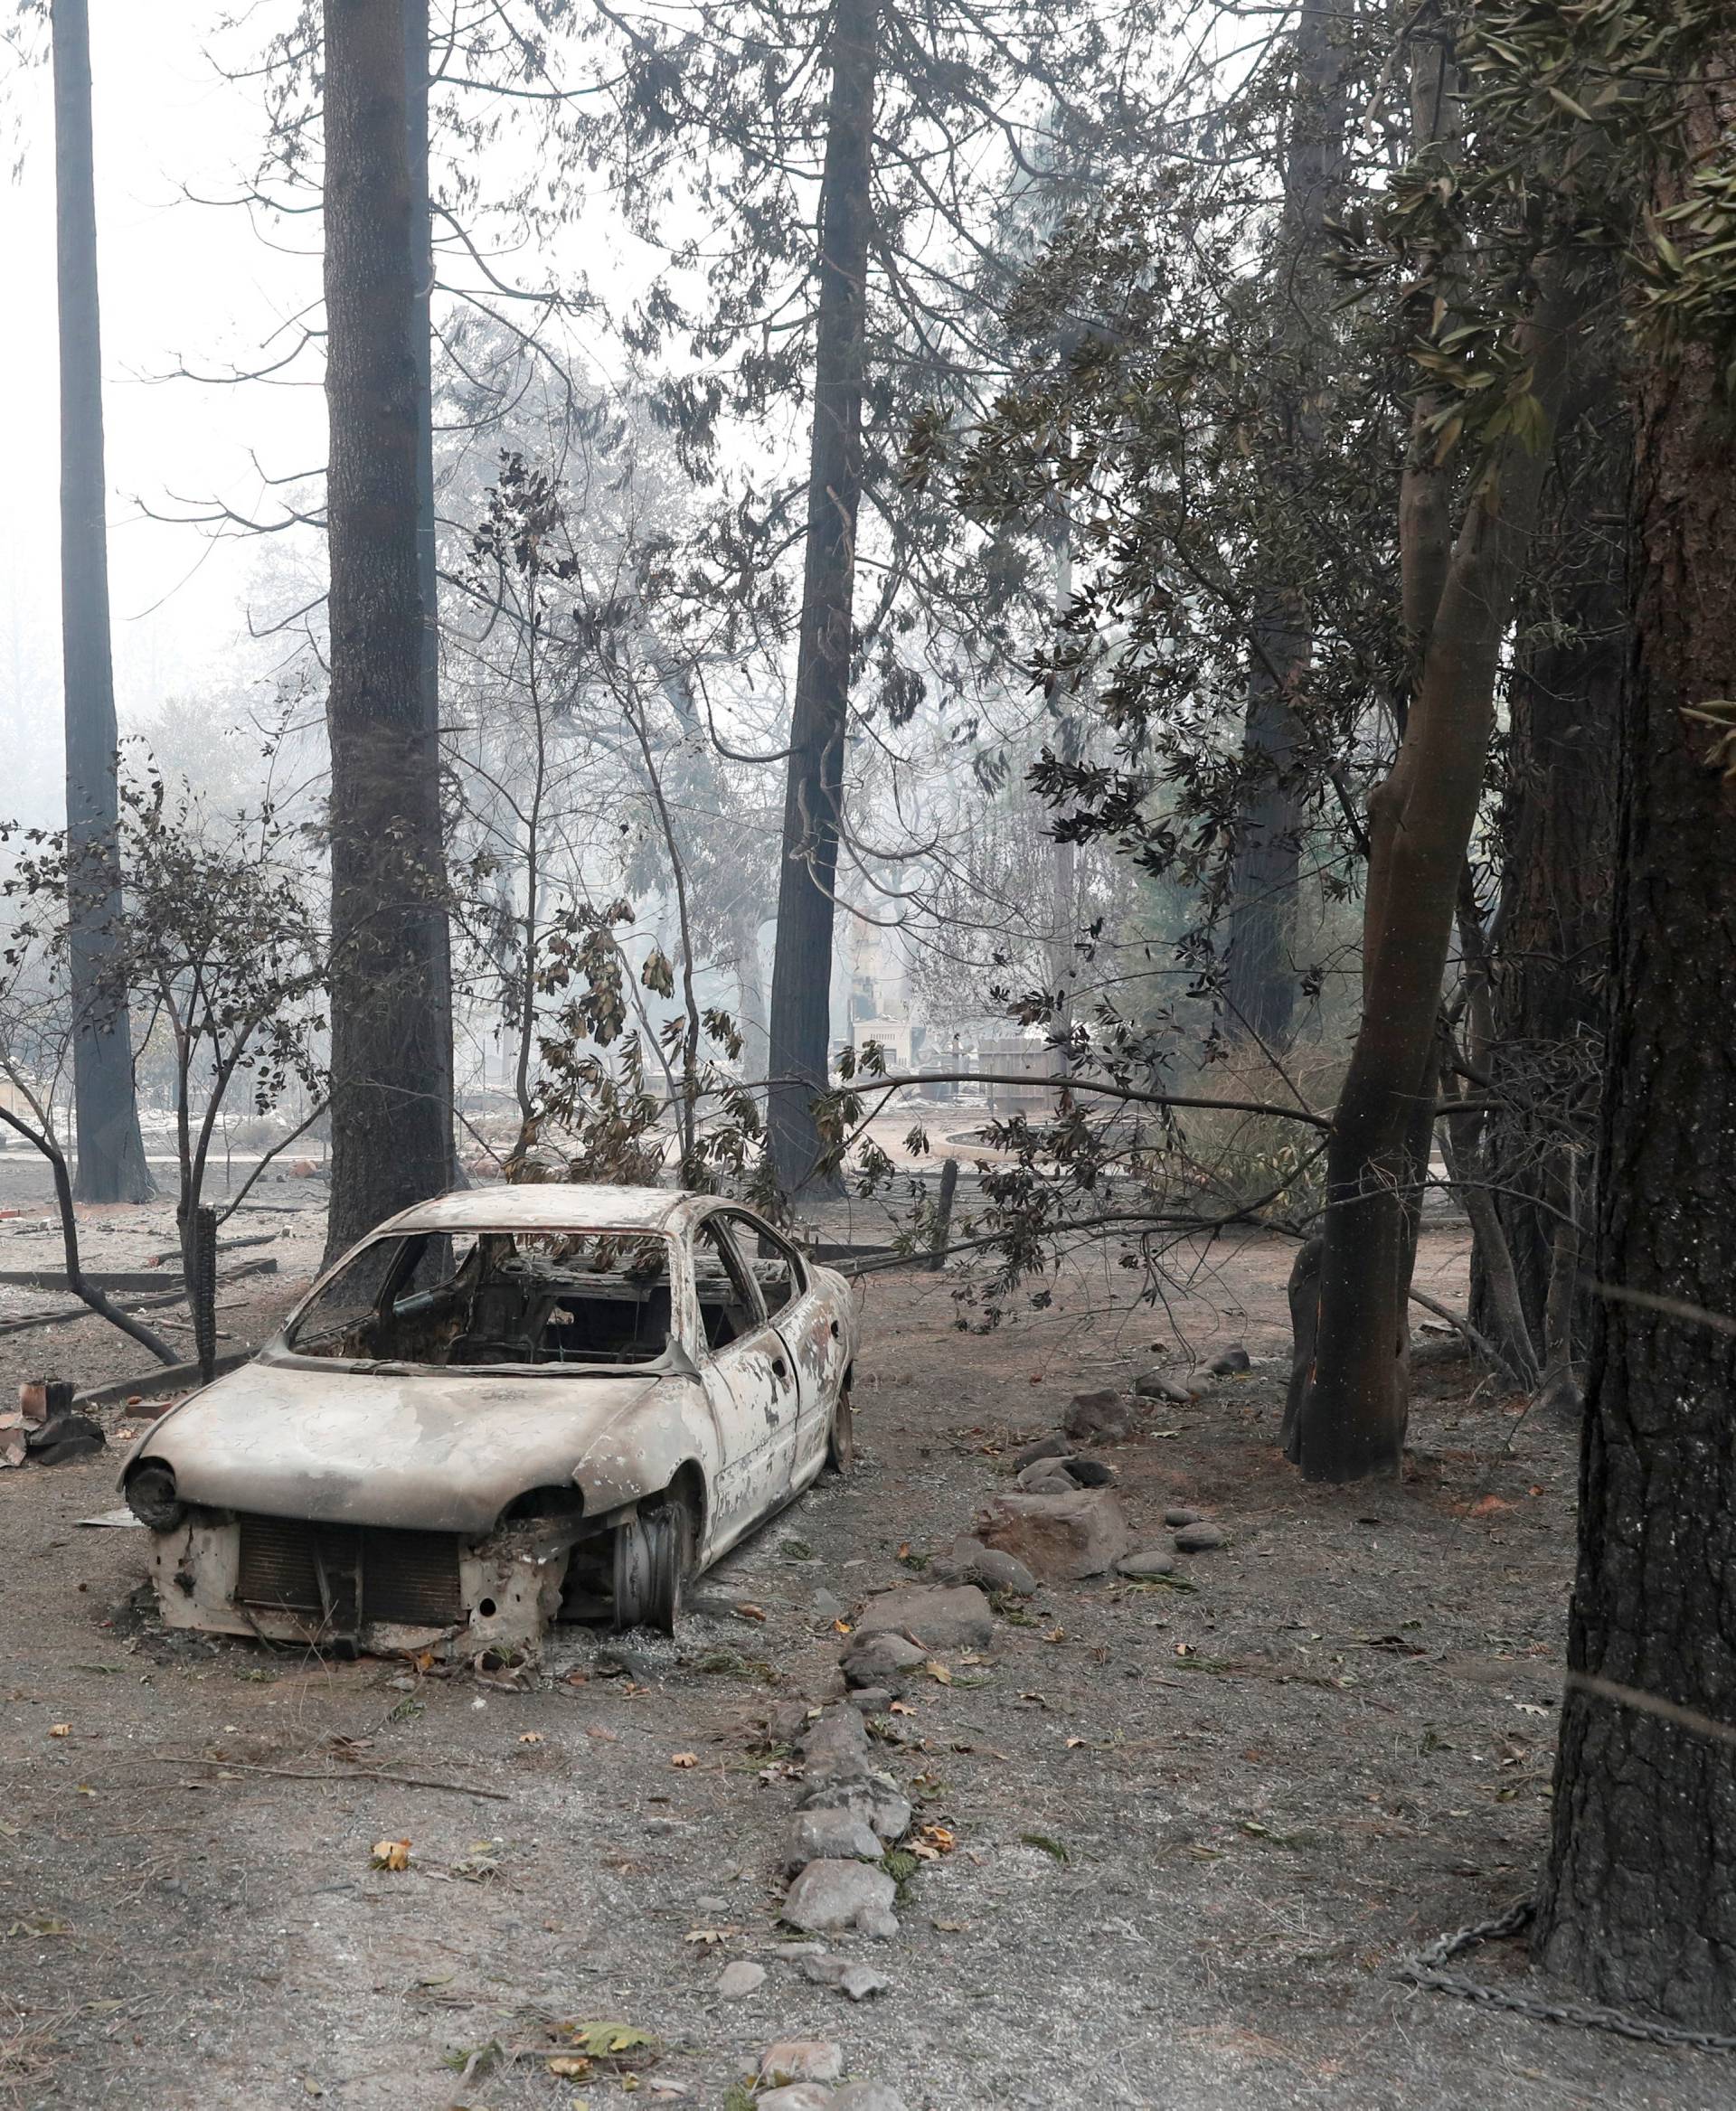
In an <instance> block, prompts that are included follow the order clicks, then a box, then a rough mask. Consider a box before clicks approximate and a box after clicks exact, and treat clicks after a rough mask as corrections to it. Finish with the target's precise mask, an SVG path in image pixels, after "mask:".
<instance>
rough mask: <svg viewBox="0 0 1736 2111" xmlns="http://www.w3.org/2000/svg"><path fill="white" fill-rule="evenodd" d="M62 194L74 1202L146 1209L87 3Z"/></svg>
mask: <svg viewBox="0 0 1736 2111" xmlns="http://www.w3.org/2000/svg"><path fill="white" fill-rule="evenodd" d="M53 46H54V185H55V222H56V238H57V240H56V265H57V269H58V276H59V286H60V311H61V312H60V325H61V658H62V664H63V668H64V674H65V690H66V694H65V707H64V709H65V725H66V828H67V852H68V872H69V878H68V883H67V905H66V908H67V933H68V948H67V950H68V966H69V975H70V980H71V1001H72V1025H73V1041H72V1097H73V1109H74V1119H75V1122H76V1125H77V1130H76V1133H77V1137H78V1173H77V1182H76V1187H75V1192H76V1194H77V1196H78V1199H79V1200H80V1202H146V1201H148V1200H149V1198H150V1197H151V1195H152V1194H153V1193H154V1192H156V1191H155V1189H154V1187H153V1185H152V1182H151V1176H150V1173H149V1170H148V1168H147V1167H146V1164H145V1146H144V1144H143V1142H142V1141H141V1139H140V1136H139V1132H138V1100H137V1094H136V1092H135V1090H134V1085H133V1040H132V1027H131V1021H130V1017H129V1014H128V1010H127V991H126V988H125V986H124V984H122V983H120V982H119V981H118V977H117V975H116V973H115V966H114V946H113V943H112V933H113V930H114V927H115V923H116V920H117V919H118V916H119V914H120V909H121V889H120V856H119V845H118V829H119V817H120V803H119V794H118V784H117V781H116V767H117V762H118V735H117V732H116V727H115V675H114V664H113V661H112V659H111V657H110V646H109V532H108V519H107V503H108V478H107V476H106V474H105V471H104V466H103V444H102V331H101V319H100V312H99V304H98V297H97V198H96V178H95V171H94V166H93V158H92V151H91V136H90V13H89V6H88V0H54V7H53Z"/></svg>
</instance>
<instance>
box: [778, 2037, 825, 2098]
mask: <svg viewBox="0 0 1736 2111" xmlns="http://www.w3.org/2000/svg"><path fill="white" fill-rule="evenodd" d="M843 2072H844V2047H843V2046H842V2045H840V2044H839V2043H838V2042H837V2040H835V2039H833V2038H780V2039H779V2040H778V2042H777V2044H775V2045H769V2046H768V2047H767V2048H766V2050H765V2052H764V2054H763V2056H762V2057H761V2059H760V2086H761V2087H765V2086H766V2085H767V2084H770V2085H771V2086H772V2087H780V2086H782V2085H783V2084H786V2083H788V2082H835V2081H836V2080H837V2078H838V2077H839V2076H840V2075H841V2074H842V2073H843ZM764 2101H765V2099H764V2097H761V2098H760V2102H761V2103H763V2102H764Z"/></svg>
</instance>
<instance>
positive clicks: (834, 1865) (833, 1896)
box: [783, 1861, 898, 2079]
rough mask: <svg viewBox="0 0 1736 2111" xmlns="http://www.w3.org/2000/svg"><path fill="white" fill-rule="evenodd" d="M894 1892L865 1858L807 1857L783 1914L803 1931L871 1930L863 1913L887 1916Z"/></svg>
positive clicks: (889, 1881) (893, 1886)
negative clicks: (823, 1859) (859, 1928)
mask: <svg viewBox="0 0 1736 2111" xmlns="http://www.w3.org/2000/svg"><path fill="white" fill-rule="evenodd" d="M897 1896H898V1886H897V1885H896V1884H895V1883H894V1882H893V1881H892V1878H891V1877H889V1876H888V1875H887V1874H886V1871H884V1870H883V1869H875V1868H874V1867H873V1865H872V1864H870V1863H868V1862H864V1861H810V1862H809V1863H808V1865H807V1868H806V1869H805V1870H804V1871H802V1873H801V1875H800V1876H798V1877H797V1880H796V1881H795V1882H794V1883H793V1884H792V1885H791V1886H790V1887H789V1891H788V1896H787V1897H786V1898H785V1899H784V1910H783V1918H785V1919H786V1920H787V1921H788V1923H789V1925H790V1926H791V1927H799V1928H800V1929H801V1930H802V1931H803V1933H804V1934H805V1935H835V1934H837V1933H838V1932H839V1931H840V1930H841V1929H843V1928H846V1927H861V1928H862V1929H863V1933H864V1934H872V1933H873V1932H874V1930H873V1929H872V1928H870V1927H868V1926H867V1919H866V1918H864V1916H865V1917H867V1918H876V1919H877V1918H879V1917H880V1916H882V1915H887V1916H890V1915H891V1913H892V1900H893V1899H896V1898H897ZM797 2079H805V2077H797Z"/></svg>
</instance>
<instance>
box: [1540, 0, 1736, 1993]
mask: <svg viewBox="0 0 1736 2111" xmlns="http://www.w3.org/2000/svg"><path fill="white" fill-rule="evenodd" d="M1719 42H1720V43H1721V44H1722V51H1720V52H1717V53H1716V54H1715V56H1716V57H1717V58H1718V59H1719V60H1720V61H1722V63H1721V65H1720V66H1719V67H1718V69H1717V71H1718V72H1719V74H1720V75H1721V77H1722V80H1723V81H1724V82H1725V83H1728V82H1729V80H1731V70H1732V66H1736V44H1732V42H1731V38H1730V36H1729V33H1728V31H1726V32H1725V33H1724V34H1723V35H1722V38H1721V39H1720V40H1719ZM1708 71H1709V72H1710V71H1712V69H1711V68H1710V67H1709V69H1708ZM1689 114H1690V138H1689V145H1690V146H1691V147H1692V148H1693V149H1694V150H1695V152H1696V153H1697V154H1698V155H1705V156H1710V155H1711V154H1712V152H1713V151H1714V148H1715V145H1716V142H1717V140H1718V138H1719V137H1720V136H1721V134H1727V133H1728V129H1729V127H1730V126H1731V123H1732V121H1736V94H1732V92H1731V90H1730V89H1729V87H1728V86H1725V87H1723V88H1722V89H1721V90H1719V91H1717V93H1716V94H1715V95H1714V94H1712V93H1703V94H1702V95H1701V97H1700V99H1699V107H1698V108H1693V107H1692V106H1691V107H1690V113H1689ZM1660 191H1661V194H1660V195H1659V196H1657V197H1656V201H1655V203H1656V205H1657V207H1658V208H1660V209H1666V208H1667V207H1668V206H1669V205H1671V204H1672V203H1675V195H1676V193H1675V191H1674V188H1673V186H1671V185H1665V186H1660ZM1728 356H1729V354H1728V349H1727V347H1721V348H1719V349H1717V350H1715V351H1714V350H1713V349H1712V347H1710V346H1707V345H1694V346H1691V347H1688V348H1686V349H1685V350H1684V352H1683V353H1681V354H1680V356H1679V357H1677V358H1675V359H1669V360H1666V359H1665V358H1662V357H1660V358H1658V359H1657V360H1656V362H1655V363H1649V364H1648V365H1647V366H1646V368H1645V369H1644V370H1643V371H1642V372H1640V373H1639V375H1638V377H1637V416H1636V420H1635V425H1636V437H1637V456H1636V460H1637V475H1636V488H1635V529H1636V532H1635V542H1634V558H1635V567H1636V573H1637V580H1636V584H1637V597H1636V601H1635V617H1634V623H1635V634H1636V640H1637V649H1636V654H1635V663H1634V664H1635V678H1634V683H1633V688H1632V692H1631V693H1630V695H1629V696H1628V698H1627V699H1626V700H1625V702H1624V705H1623V710H1622V738H1621V779H1620V787H1619V796H1620V814H1619V850H1618V862H1617V878H1616V901H1615V916H1614V961H1613V974H1612V994H1613V1002H1612V1010H1611V1016H1610V1021H1609V1061H1608V1068H1607V1074H1606V1079H1605V1085H1604V1098H1603V1107H1602V1112H1601V1117H1600V1123H1599V1161H1600V1163H1599V1180H1598V1193H1599V1220H1598V1227H1597V1274H1598V1277H1599V1280H1600V1281H1601V1282H1603V1283H1605V1284H1608V1285H1609V1286H1611V1287H1612V1290H1613V1291H1614V1292H1616V1293H1627V1294H1628V1295H1629V1296H1633V1297H1641V1298H1643V1297H1650V1298H1656V1299H1661V1300H1665V1301H1666V1304H1667V1301H1672V1300H1681V1301H1683V1302H1684V1303H1685V1304H1687V1305H1692V1306H1698V1307H1703V1308H1706V1309H1708V1310H1709V1311H1710V1312H1712V1313H1713V1314H1722V1315H1730V1314H1731V1310H1732V1295H1731V1283H1732V1281H1736V1212H1732V1210H1731V1194H1732V1192H1736V1043H1733V1042H1732V1037H1731V1032H1730V1027H1729V1020H1728V1005H1729V992H1730V989H1731V985H1732V983H1736V784H1732V781H1731V777H1730V776H1729V775H1728V773H1727V768H1726V767H1725V766H1726V765H1727V763H1728V756H1727V754H1722V753H1718V752H1716V751H1715V749H1716V744H1717V743H1718V741H1719V738H1720V733H1721V731H1722V729H1723V726H1724V723H1725V719H1726V714H1727V712H1728V709H1729V707H1728V704H1727V703H1725V702H1724V701H1723V700H1725V699H1728V698H1729V697H1730V695H1731V616H1730V589H1731V580H1732V578H1736V431H1733V430H1732V423H1731V405H1730V397H1729V392H1728V388H1727V386H1726V385H1725V384H1724V383H1723V382H1722V379H1721V372H1720V370H1721V368H1722V366H1723V364H1724V362H1725V361H1726V360H1727V358H1728ZM1706 703H1712V704H1715V705H1717V706H1718V707H1719V708H1718V709H1717V710H1715V711H1714V712H1712V717H1713V719H1714V721H1716V722H1715V723H1714V724H1712V725H1711V726H1708V725H1706V724H1704V723H1702V722H1697V721H1694V720H1693V719H1692V718H1688V717H1684V712H1687V711H1690V710H1692V709H1693V708H1694V707H1695V706H1698V705H1702V704H1706ZM1732 1394H1736V1336H1733V1335H1732V1334H1731V1332H1730V1331H1729V1324H1728V1318H1727V1317H1726V1320H1725V1323H1724V1324H1723V1325H1722V1326H1720V1325H1716V1324H1704V1323H1703V1322H1701V1321H1699V1320H1696V1319H1694V1318H1693V1317H1692V1316H1689V1315H1681V1314H1678V1313H1675V1312H1672V1311H1670V1310H1668V1309H1665V1310H1661V1311H1660V1310H1658V1309H1656V1307H1655V1306H1647V1305H1636V1304H1632V1303H1624V1302H1619V1301H1618V1300H1617V1299H1616V1298H1615V1297H1612V1298H1611V1299H1610V1300H1609V1301H1608V1302H1606V1303H1603V1304H1602V1305H1601V1306H1600V1314H1599V1322H1598V1326H1597V1330H1596V1337H1595V1343H1594V1347H1593V1353H1592V1362H1591V1373H1590V1389H1589V1399H1588V1411H1587V1417H1586V1434H1585V1450H1584V1456H1583V1461H1582V1465H1581V1470H1580V1560H1579V1573H1578V1578H1577V1579H1576V1582H1575V1585H1574V1591H1573V1602H1572V1610H1571V1618H1570V1623H1569V1632H1568V1667H1569V1670H1568V1679H1569V1690H1568V1692H1567V1696H1566V1701H1565V1704H1564V1707H1563V1710H1562V1718H1561V1748H1560V1755H1559V1758H1558V1760H1557V1765H1556V1775H1555V1798H1554V1836H1553V1842H1552V1849H1551V1853H1550V1860H1549V1865H1548V1869H1547V1871H1546V1875H1545V1880H1544V1884H1543V1898H1542V1902H1541V1905H1540V1908H1539V1914H1538V1922H1537V1947H1538V1953H1539V1956H1540V1957H1541V1958H1542V1960H1543V1963H1544V1964H1546V1965H1549V1966H1550V1967H1551V1968H1552V1969H1553V1970H1555V1971H1559V1972H1561V1973H1564V1974H1567V1975H1568V1976H1569V1977H1571V1978H1572V1979H1574V1980H1576V1981H1578V1982H1579V1983H1580V1984H1581V1985H1582V1986H1585V1987H1586V1988H1588V1989H1589V1990H1590V1992H1591V1993H1592V1994H1593V1995H1594V1997H1595V1998H1596V1999H1598V2000H1599V2001H1607V2002H1615V2003H1622V2004H1643V2005H1645V2006H1646V2007H1649V2008H1654V2009H1658V2010H1662V2011H1663V2012H1665V2014H1667V2015H1670V2016H1672V2017H1674V2018H1675V2019H1677V2020H1678V2021H1682V2022H1685V2023H1691V2024H1695V2025H1699V2026H1703V2027H1709V2028H1711V2029H1714V2030H1718V2031H1731V2030H1732V2029H1736V1748H1733V1747H1732V1745H1731V1742H1730V1740H1729V1735H1728V1731H1727V1729H1725V1730H1721V1729H1719V1728H1718V1726H1719V1725H1730V1724H1732V1723H1736V1651H1733V1650H1732V1648H1731V1638H1732V1636H1736V1446H1733V1445H1732V1443H1731V1408H1730V1403H1731V1396H1732ZM1580 1680H1595V1681H1599V1682H1606V1683H1604V1684H1603V1685H1602V1687H1601V1690H1595V1689H1591V1688H1589V1687H1588V1686H1587V1685H1585V1684H1581V1683H1577V1681H1580ZM1611 1686H1613V1687H1615V1688H1618V1689H1620V1690H1621V1691H1620V1692H1610V1691H1609V1688H1610V1687H1611ZM1624 1695H1625V1696H1627V1697H1624ZM1647 1702H1651V1703H1656V1704H1661V1705H1662V1706H1663V1707H1665V1708H1670V1707H1674V1708H1676V1709H1679V1710H1692V1711H1693V1713H1694V1717H1695V1718H1696V1719H1698V1720H1699V1721H1700V1723H1701V1725H1702V1727H1694V1725H1693V1724H1692V1723H1690V1722H1684V1721H1682V1720H1679V1719H1678V1720H1668V1719H1667V1718H1666V1717H1665V1716H1664V1715H1661V1714H1659V1713H1656V1712H1651V1711H1648V1708H1647V1705H1646V1704H1647Z"/></svg>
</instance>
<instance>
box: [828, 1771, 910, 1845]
mask: <svg viewBox="0 0 1736 2111" xmlns="http://www.w3.org/2000/svg"><path fill="white" fill-rule="evenodd" d="M800 1807H801V1808H802V1809H803V1810H805V1811H822V1810H824V1811H853V1812H854V1814H855V1815H856V1816H857V1817H859V1818H860V1819H861V1820H862V1821H863V1824H867V1825H871V1826H873V1830H874V1831H875V1832H876V1833H879V1835H880V1837H881V1838H882V1840H901V1839H902V1838H903V1836H904V1834H905V1833H908V1832H909V1831H910V1820H911V1818H912V1817H913V1816H914V1815H915V1813H914V1812H913V1811H912V1810H911V1808H910V1798H909V1797H908V1796H907V1795H905V1794H904V1793H903V1791H902V1790H901V1788H900V1787H899V1786H898V1784H897V1782H895V1781H894V1780H893V1779H892V1776H891V1775H890V1774H878V1773H869V1772H867V1771H866V1770H865V1769H864V1771H863V1772H862V1773H861V1774H858V1775H857V1776H854V1779H851V1780H847V1781H821V1782H818V1783H816V1785H815V1786H814V1787H812V1788H810V1789H809V1790H808V1792H807V1795H805V1796H803V1798H802V1801H801V1805H800Z"/></svg>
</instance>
